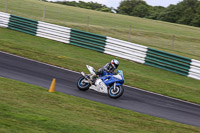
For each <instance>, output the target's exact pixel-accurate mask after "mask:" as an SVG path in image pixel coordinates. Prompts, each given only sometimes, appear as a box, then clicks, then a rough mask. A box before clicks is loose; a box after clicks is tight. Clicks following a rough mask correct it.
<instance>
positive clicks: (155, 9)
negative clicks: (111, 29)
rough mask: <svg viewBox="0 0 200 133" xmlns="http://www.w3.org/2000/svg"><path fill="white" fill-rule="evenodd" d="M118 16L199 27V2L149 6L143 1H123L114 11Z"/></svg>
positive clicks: (184, 0)
mask: <svg viewBox="0 0 200 133" xmlns="http://www.w3.org/2000/svg"><path fill="white" fill-rule="evenodd" d="M116 11H117V13H119V14H125V15H130V16H137V17H143V18H149V19H155V20H162V21H167V22H172V23H178V24H185V25H191V26H196V27H200V1H198V0H183V1H182V2H179V3H178V4H177V5H169V6H168V7H167V8H165V7H162V6H150V5H148V4H147V3H146V2H145V1H143V0H124V1H122V2H121V3H120V6H119V7H118V9H117V10H116Z"/></svg>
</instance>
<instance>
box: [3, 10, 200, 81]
mask: <svg viewBox="0 0 200 133" xmlns="http://www.w3.org/2000/svg"><path fill="white" fill-rule="evenodd" d="M0 26H1V27H5V28H9V29H12V30H17V31H20V32H24V33H27V34H31V35H34V36H39V37H44V38H48V39H51V40H55V41H59V42H63V43H69V44H71V45H76V46H80V47H83V48H87V49H91V50H95V51H98V52H102V53H106V54H110V55H114V56H117V57H121V58H124V59H128V60H131V61H134V62H138V63H141V64H146V65H150V66H153V67H157V68H161V69H164V70H167V71H171V72H175V73H177V74H181V75H183V76H188V77H191V78H195V79H198V80H200V61H198V60H194V59H190V58H186V57H182V56H178V55H175V54H171V53H167V52H164V51H160V50H156V49H152V48H148V47H146V46H143V45H139V44H134V43H131V42H127V41H123V40H119V39H115V38H112V37H108V36H102V35H98V34H94V33H89V32H84V31H80V30H76V29H71V28H68V27H64V26H59V25H55V24H50V23H45V22H41V21H35V20H31V19H27V18H23V17H19V16H15V15H10V14H7V13H2V12H0Z"/></svg>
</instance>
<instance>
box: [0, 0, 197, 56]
mask: <svg viewBox="0 0 200 133" xmlns="http://www.w3.org/2000/svg"><path fill="white" fill-rule="evenodd" d="M44 7H45V8H44ZM44 9H45V11H46V13H45V21H46V22H50V23H55V24H59V25H64V26H68V27H71V28H76V29H80V30H84V31H85V30H86V29H87V24H89V32H93V33H97V34H101V35H105V36H111V37H115V38H119V39H122V40H130V41H132V42H134V43H138V44H142V45H145V46H148V47H151V48H155V49H158V50H164V51H166V52H170V53H173V54H178V55H181V56H185V57H189V58H192V59H197V60H200V45H199V44H200V38H199V36H200V28H197V27H191V26H186V25H180V24H173V23H167V22H162V21H155V20H150V19H143V18H138V17H132V16H125V15H119V14H112V13H104V12H98V11H93V10H87V9H83V8H77V7H71V6H64V5H59V4H53V3H49V2H41V1H39V0H12V1H8V10H7V11H8V13H11V14H14V15H18V16H22V17H26V18H30V19H34V20H40V21H42V20H43V10H44ZM0 11H5V0H0ZM88 17H89V19H88ZM130 27H131V28H130ZM129 33H131V34H130V35H129ZM173 36H174V37H173ZM173 38H174V39H173ZM173 40H174V41H173Z"/></svg>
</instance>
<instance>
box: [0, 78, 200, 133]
mask: <svg viewBox="0 0 200 133" xmlns="http://www.w3.org/2000/svg"><path fill="white" fill-rule="evenodd" d="M0 119H1V121H0V132H1V133H4V132H5V133H13V132H20V133H27V132H28V133H45V132H48V133H61V132H63V133H64V132H68V133H69V132H70V133H90V132H91V133H94V132H95V133H107V132H109V133H116V132H117V133H127V132H130V133H131V132H134V133H160V132H162V133H169V132H170V133H188V132H190V133H197V132H200V128H198V127H193V126H189V125H184V124H180V123H176V122H172V121H169V120H164V119H160V118H156V117H152V116H148V115H144V114H139V113H136V112H133V111H129V110H125V109H120V108H116V107H112V106H109V105H105V104H101V103H97V102H93V101H89V100H86V99H82V98H78V97H74V96H70V95H65V94H63V93H59V92H56V93H49V92H48V91H47V90H46V89H44V88H41V87H38V86H33V85H29V84H26V83H22V82H19V81H15V80H10V79H5V78H1V77H0Z"/></svg>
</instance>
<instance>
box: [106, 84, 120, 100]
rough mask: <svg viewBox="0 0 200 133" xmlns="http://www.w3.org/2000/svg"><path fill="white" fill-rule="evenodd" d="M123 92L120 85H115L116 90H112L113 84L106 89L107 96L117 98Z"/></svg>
mask: <svg viewBox="0 0 200 133" xmlns="http://www.w3.org/2000/svg"><path fill="white" fill-rule="evenodd" d="M123 93H124V88H123V87H122V86H120V85H119V86H116V91H115V90H114V86H112V87H110V88H109V89H108V96H109V97H111V98H114V99H116V98H119V97H121V96H122V94H123Z"/></svg>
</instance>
